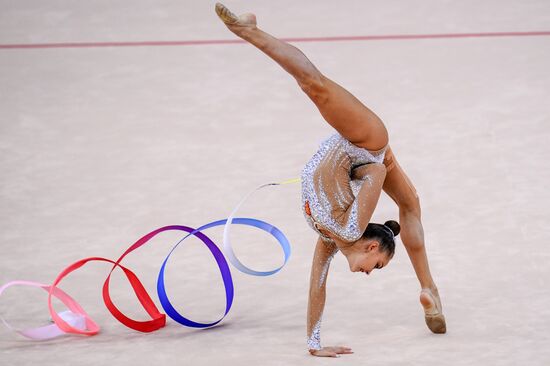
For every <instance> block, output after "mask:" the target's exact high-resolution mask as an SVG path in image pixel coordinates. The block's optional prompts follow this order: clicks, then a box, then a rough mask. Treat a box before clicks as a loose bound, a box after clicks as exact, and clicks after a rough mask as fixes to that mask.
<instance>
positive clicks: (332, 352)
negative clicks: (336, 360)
mask: <svg viewBox="0 0 550 366" xmlns="http://www.w3.org/2000/svg"><path fill="white" fill-rule="evenodd" d="M309 353H311V354H312V355H313V356H317V357H340V356H339V355H341V354H351V353H353V351H352V350H351V348H349V347H340V346H337V347H323V348H321V349H319V350H315V349H310V350H309Z"/></svg>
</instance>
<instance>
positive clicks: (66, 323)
mask: <svg viewBox="0 0 550 366" xmlns="http://www.w3.org/2000/svg"><path fill="white" fill-rule="evenodd" d="M299 181H300V179H290V180H286V181H282V182H279V183H268V184H263V185H261V186H258V187H257V188H255V189H254V190H252V191H250V192H249V193H248V194H247V195H246V196H245V197H244V198H243V199H241V201H240V202H239V203H238V204H237V206H236V207H235V209H234V210H233V211H232V212H231V214H230V215H229V217H228V218H227V219H223V220H218V221H213V222H210V223H208V224H205V225H203V226H201V227H199V228H198V229H193V228H190V227H187V226H181V225H171V226H164V227H161V228H159V229H156V230H153V231H151V232H150V233H148V234H146V235H144V236H143V237H141V238H140V239H139V240H138V241H136V242H135V243H134V244H133V245H131V246H130V247H129V248H128V249H126V251H125V252H124V253H123V254H122V255H121V256H120V257H119V258H118V259H117V260H116V261H113V260H111V259H107V258H102V257H89V258H84V259H81V260H78V261H76V262H74V263H72V264H71V265H69V266H68V267H66V268H65V269H63V270H62V271H61V273H60V274H59V275H58V276H57V277H56V279H55V280H54V282H53V283H52V284H51V285H44V284H40V283H36V282H31V281H12V282H9V283H7V284H5V285H3V286H2V287H0V295H1V294H2V292H3V291H4V290H5V289H7V288H8V287H11V286H14V285H25V286H34V287H41V288H43V289H44V290H46V291H47V292H48V310H49V312H50V315H51V317H52V320H53V322H54V324H50V325H48V326H45V327H39V328H32V329H26V330H19V329H16V328H14V327H12V326H11V325H10V324H9V323H8V322H7V321H5V320H4V319H3V318H2V317H0V320H2V322H3V323H4V324H5V325H6V327H8V328H9V329H11V330H13V331H15V332H17V333H19V334H21V335H23V336H24V337H27V338H30V339H35V340H43V339H50V338H54V337H57V336H59V335H62V334H64V333H73V334H81V335H87V336H91V335H95V334H97V333H98V332H99V329H100V328H99V325H97V323H95V322H94V321H93V320H92V319H91V318H90V317H89V315H88V314H87V313H86V312H85V311H84V309H83V308H82V307H81V306H80V305H79V304H78V303H77V302H76V300H74V299H73V298H72V297H70V296H69V295H68V294H67V293H65V292H64V291H63V290H61V289H60V288H58V287H57V285H59V283H60V282H61V281H62V280H63V279H64V278H65V277H66V276H68V275H69V274H70V273H72V272H74V271H76V270H77V269H79V268H80V267H82V266H84V265H85V264H86V263H88V262H92V261H102V262H108V263H112V264H113V267H112V268H111V270H110V271H109V274H108V275H107V278H106V279H105V282H104V283H103V290H102V295H103V301H104V303H105V306H106V307H107V309H108V310H109V312H110V313H111V314H112V315H113V316H114V317H115V319H117V320H118V321H119V322H120V323H122V324H124V325H125V326H127V327H128V328H131V329H134V330H137V331H140V332H153V331H155V330H158V329H160V328H162V327H164V326H165V324H166V316H165V314H162V313H161V312H160V311H159V310H158V308H157V307H156V305H155V303H154V302H153V300H152V299H151V297H150V296H149V294H148V293H147V291H146V289H145V287H144V286H143V284H142V283H141V281H140V280H139V278H138V277H137V276H136V275H135V273H134V272H132V271H131V270H130V269H128V268H126V267H124V266H123V265H121V264H120V262H121V261H122V260H123V259H124V257H126V256H127V255H128V254H130V253H131V252H132V251H134V250H136V249H138V248H139V247H141V246H143V245H144V244H146V243H147V242H148V241H149V240H151V239H152V238H153V237H154V236H156V235H157V234H159V233H161V232H164V231H168V230H178V231H184V232H187V233H188V234H187V235H186V236H185V237H183V238H182V239H181V240H180V241H178V242H177V243H176V244H175V245H174V246H173V247H172V249H171V250H170V252H169V253H168V255H167V256H166V258H165V259H164V261H163V263H162V265H161V268H160V271H159V275H158V279H157V293H158V296H159V300H160V303H161V305H162V308H163V309H164V311H165V312H166V314H167V315H168V316H169V317H170V318H172V319H174V320H175V321H176V322H178V323H180V324H182V325H184V326H188V327H194V328H206V327H211V326H214V325H216V324H218V323H219V322H221V321H222V320H223V319H224V318H225V316H226V315H227V314H228V313H229V310H230V309H231V305H232V303H233V298H234V287H233V280H232V277H231V271H230V269H229V265H228V263H227V261H226V259H225V257H224V254H225V256H227V258H228V259H229V261H230V262H231V264H233V266H235V268H237V269H238V270H240V271H242V272H244V273H247V274H250V275H254V276H269V275H272V274H275V273H277V272H279V271H280V270H281V269H282V268H283V267H284V266H285V265H286V263H287V262H288V259H289V258H290V253H291V247H290V243H289V241H288V239H287V238H286V237H285V235H284V234H283V233H282V231H281V230H279V229H278V228H277V227H275V226H273V225H271V224H269V223H267V222H264V221H261V220H257V219H252V218H235V214H236V213H237V211H238V210H239V208H240V207H241V206H242V204H243V203H244V202H245V201H246V200H247V199H248V198H249V197H250V196H251V195H252V194H253V193H254V192H256V191H257V190H259V189H262V188H264V187H267V186H274V185H282V184H290V183H296V182H299ZM232 224H238V225H247V226H252V227H256V228H258V229H260V230H263V231H266V232H267V233H269V234H271V235H272V236H273V237H275V239H276V240H277V241H278V243H279V244H280V246H281V248H282V249H283V253H284V263H283V264H282V265H281V266H279V267H277V268H275V269H273V270H271V271H263V272H262V271H255V270H252V269H250V268H248V267H246V266H245V265H244V264H242V263H241V262H240V261H239V260H238V259H237V257H236V256H235V253H234V252H233V249H232V247H231V242H230V240H229V233H230V226H231V225H232ZM221 225H225V226H224V234H223V246H224V253H222V252H221V250H220V249H219V248H218V247H217V246H216V244H215V243H214V242H213V241H212V240H211V239H210V238H209V237H208V236H206V235H205V234H204V233H202V231H203V230H207V229H209V228H212V227H215V226H221ZM191 235H193V236H196V237H197V238H199V239H200V240H201V241H202V242H203V243H204V244H205V245H206V246H207V247H208V249H209V250H210V252H211V253H212V255H213V257H214V259H215V260H216V263H217V265H218V268H219V270H220V274H221V276H222V280H223V283H224V287H225V295H226V307H225V313H224V315H223V316H222V317H221V318H220V319H218V320H216V321H214V322H211V323H199V322H195V321H192V320H190V319H187V318H186V317H184V316H183V315H181V314H179V313H178V311H177V310H176V309H175V307H174V306H173V305H172V303H171V302H170V300H169V298H168V294H167V291H166V287H165V283H164V275H165V269H166V266H167V264H168V260H169V259H170V256H171V255H172V253H173V252H174V250H175V249H176V248H177V247H178V246H179V245H180V244H181V243H182V242H183V241H184V240H185V239H186V238H188V237H189V236H191ZM117 267H119V268H120V269H122V271H123V272H124V274H125V275H126V278H127V279H128V281H129V283H130V285H131V286H132V289H133V291H134V293H135V295H136V297H137V299H138V300H139V302H140V304H141V305H142V307H143V308H144V310H145V311H146V312H147V313H148V315H149V316H150V318H151V320H147V321H139V320H134V319H131V318H129V317H127V316H126V315H124V314H123V313H122V312H121V311H120V310H119V309H118V308H117V307H116V305H115V304H114V303H113V301H112V299H111V296H110V293H109V284H110V279H111V275H112V272H113V271H114V270H115V268H117ZM52 296H53V297H56V298H58V299H60V300H61V301H62V302H63V303H64V304H65V306H67V308H68V309H69V311H65V312H61V313H57V312H55V310H54V309H53V306H52Z"/></svg>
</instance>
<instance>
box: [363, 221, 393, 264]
mask: <svg viewBox="0 0 550 366" xmlns="http://www.w3.org/2000/svg"><path fill="white" fill-rule="evenodd" d="M400 231H401V226H399V223H398V222H397V221H393V220H389V221H386V222H385V223H384V225H380V224H375V223H370V224H368V225H367V229H366V230H365V232H364V233H363V238H364V239H375V240H377V241H378V242H379V243H380V251H383V252H386V254H387V255H389V256H390V257H391V256H393V254H394V253H395V239H394V238H395V237H396V236H397V235H399V232H400ZM392 234H393V235H392Z"/></svg>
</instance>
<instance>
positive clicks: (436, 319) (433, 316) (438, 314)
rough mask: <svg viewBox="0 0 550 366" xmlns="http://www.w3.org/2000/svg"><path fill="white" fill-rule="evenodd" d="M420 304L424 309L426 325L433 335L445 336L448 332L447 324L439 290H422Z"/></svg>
mask: <svg viewBox="0 0 550 366" xmlns="http://www.w3.org/2000/svg"><path fill="white" fill-rule="evenodd" d="M420 303H421V304H422V307H423V308H424V319H425V320H426V325H427V326H428V328H430V330H431V331H432V332H433V333H437V334H443V333H445V332H447V324H446V322H445V316H443V310H442V308H441V300H440V299H439V293H438V292H437V290H434V291H432V290H431V289H429V288H425V289H422V291H421V292H420Z"/></svg>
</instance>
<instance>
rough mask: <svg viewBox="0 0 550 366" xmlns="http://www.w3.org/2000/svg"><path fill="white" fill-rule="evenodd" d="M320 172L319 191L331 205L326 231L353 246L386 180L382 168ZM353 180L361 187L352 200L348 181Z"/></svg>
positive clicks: (376, 165) (371, 166)
mask: <svg viewBox="0 0 550 366" xmlns="http://www.w3.org/2000/svg"><path fill="white" fill-rule="evenodd" d="M322 168H323V170H322V171H321V174H323V175H324V176H323V177H322V178H323V179H322V180H321V182H322V183H321V184H323V191H325V192H327V194H326V196H327V200H329V201H332V203H331V206H332V210H331V216H332V220H327V223H325V226H326V229H328V230H329V231H331V232H332V233H333V234H335V235H336V236H338V237H339V238H340V239H341V240H343V241H346V242H354V241H356V240H358V239H360V238H361V236H362V234H363V232H364V231H365V229H366V228H367V225H368V224H369V222H370V220H371V218H372V214H373V212H374V209H375V208H376V204H377V203H378V199H379V198H380V193H381V192H382V186H383V184H384V179H385V178H386V167H385V166H384V164H379V163H369V164H365V165H363V166H360V167H357V168H354V169H351V171H350V170H349V167H348V165H347V164H341V165H340V166H338V167H337V168H336V169H334V168H331V167H330V165H328V166H327V167H326V166H322ZM356 179H360V180H361V181H362V184H361V188H360V189H359V191H358V192H357V195H356V196H355V195H354V194H353V192H352V189H351V185H350V184H351V183H350V181H351V180H356ZM339 201H341V202H344V203H345V204H343V205H342V204H340V203H339Z"/></svg>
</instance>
